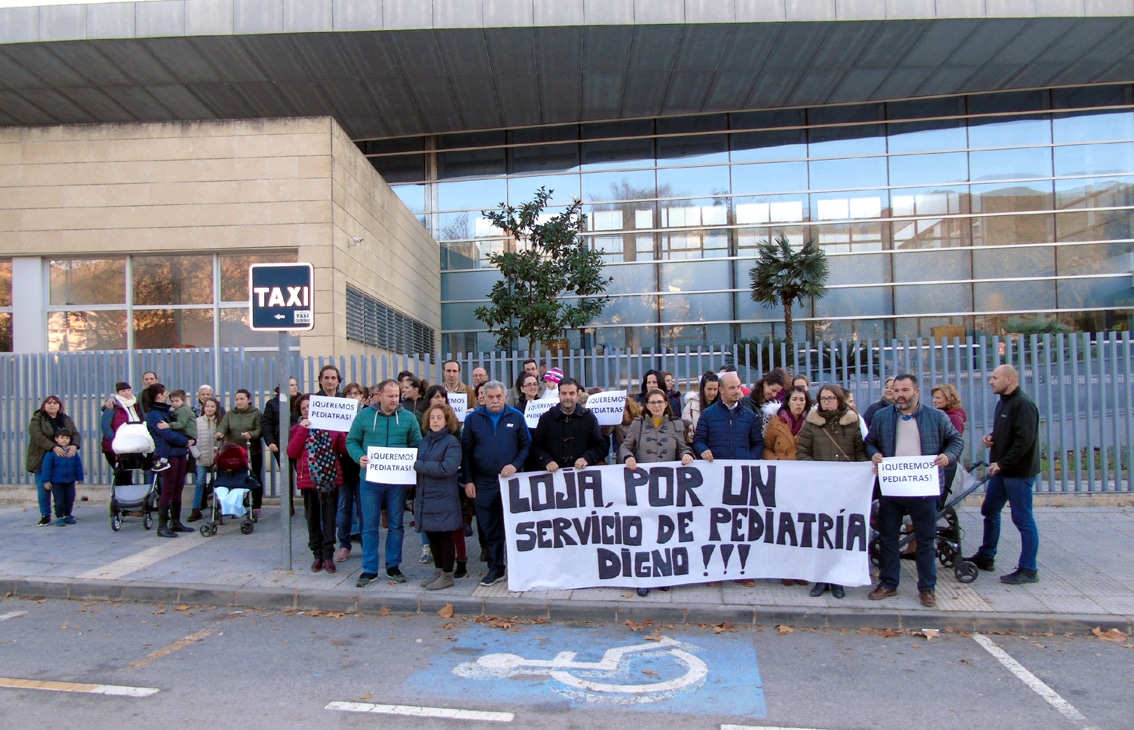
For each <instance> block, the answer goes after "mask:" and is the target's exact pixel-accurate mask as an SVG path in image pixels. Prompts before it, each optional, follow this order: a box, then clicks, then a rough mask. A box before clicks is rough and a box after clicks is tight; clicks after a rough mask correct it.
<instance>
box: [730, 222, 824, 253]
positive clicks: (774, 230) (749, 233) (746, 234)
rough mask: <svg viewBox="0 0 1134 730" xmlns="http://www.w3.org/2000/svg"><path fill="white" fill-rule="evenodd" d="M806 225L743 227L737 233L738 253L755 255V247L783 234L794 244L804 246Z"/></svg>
mask: <svg viewBox="0 0 1134 730" xmlns="http://www.w3.org/2000/svg"><path fill="white" fill-rule="evenodd" d="M806 234H807V229H806V228H805V227H804V226H768V227H765V228H741V229H740V230H739V231H737V234H736V249H737V251H736V253H737V255H738V256H755V253H756V252H755V249H756V248H757V247H758V246H759V245H760V244H761V243H763V242H764V241H774V240H776V239H777V238H779V237H780V236H781V235H782V236H784V237H786V238H787V240H788V242H789V243H790V244H791V245H792V246H797V247H798V246H802V245H803V243H804V241H806V240H807V235H806Z"/></svg>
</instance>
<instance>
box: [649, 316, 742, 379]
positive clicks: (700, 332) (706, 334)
mask: <svg viewBox="0 0 1134 730" xmlns="http://www.w3.org/2000/svg"><path fill="white" fill-rule="evenodd" d="M658 329H659V337H660V340H661V346H662V347H667V348H669V349H670V350H678V349H683V348H686V347H688V348H691V349H696V348H698V347H720V346H721V345H731V344H732V333H731V327H730V326H729V325H727V324H699V325H697V324H679V325H672V326H669V327H659V328H658ZM674 375H675V376H676V377H677V380H678V390H680V391H681V392H682V393H685V392H688V391H689V390H697V384H698V383H699V382H700V375H701V374H700V373H695V372H690V373H674Z"/></svg>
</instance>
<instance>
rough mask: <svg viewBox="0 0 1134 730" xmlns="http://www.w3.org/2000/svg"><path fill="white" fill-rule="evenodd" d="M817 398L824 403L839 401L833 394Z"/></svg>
mask: <svg viewBox="0 0 1134 730" xmlns="http://www.w3.org/2000/svg"><path fill="white" fill-rule="evenodd" d="M819 400H821V401H823V402H824V403H829V402H830V401H835V402H836V403H837V402H838V401H839V399H838V398H836V397H835V396H833V395H824V396H820V397H819Z"/></svg>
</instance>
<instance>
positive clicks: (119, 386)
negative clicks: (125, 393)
mask: <svg viewBox="0 0 1134 730" xmlns="http://www.w3.org/2000/svg"><path fill="white" fill-rule="evenodd" d="M120 390H133V389H132V388H130V384H129V383H127V382H126V381H125V380H119V381H118V382H117V383H115V384H114V392H115V393H117V392H118V391H120Z"/></svg>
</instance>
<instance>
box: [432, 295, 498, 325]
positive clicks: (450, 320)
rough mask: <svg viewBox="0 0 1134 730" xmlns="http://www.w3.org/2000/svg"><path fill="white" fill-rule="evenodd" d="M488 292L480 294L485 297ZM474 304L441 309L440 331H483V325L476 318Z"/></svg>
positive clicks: (475, 305) (453, 305)
mask: <svg viewBox="0 0 1134 730" xmlns="http://www.w3.org/2000/svg"><path fill="white" fill-rule="evenodd" d="M487 295H488V290H487V289H486V290H485V291H484V292H482V293H481V297H486V296H487ZM476 307H477V304H474V303H471V302H470V303H462V304H450V305H449V306H447V307H442V308H441V329H443V330H477V329H483V328H484V323H483V322H481V321H480V320H479V319H477V318H476Z"/></svg>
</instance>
